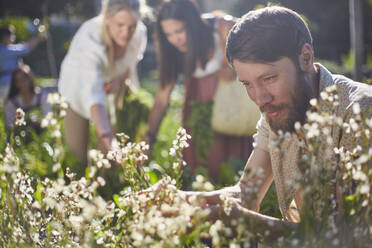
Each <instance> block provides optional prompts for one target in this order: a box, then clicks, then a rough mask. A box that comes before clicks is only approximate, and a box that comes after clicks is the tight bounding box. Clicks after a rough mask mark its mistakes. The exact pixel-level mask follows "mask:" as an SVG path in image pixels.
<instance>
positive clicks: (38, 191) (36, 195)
mask: <svg viewBox="0 0 372 248" xmlns="http://www.w3.org/2000/svg"><path fill="white" fill-rule="evenodd" d="M43 187H44V186H43V185H42V184H41V183H40V182H38V183H37V186H36V190H35V193H34V198H35V199H36V200H37V201H38V202H41V200H42V197H43V196H42V193H41V190H42V188H43Z"/></svg>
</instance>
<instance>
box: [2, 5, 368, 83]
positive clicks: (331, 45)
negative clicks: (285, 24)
mask: <svg viewBox="0 0 372 248" xmlns="http://www.w3.org/2000/svg"><path fill="white" fill-rule="evenodd" d="M100 1H101V0H64V1H51V0H27V1H25V0H12V1H10V0H0V19H4V18H5V17H7V16H17V17H26V18H30V19H33V18H43V17H45V16H49V17H50V23H51V28H50V31H51V34H52V35H51V36H52V41H53V49H54V55H55V60H56V67H57V71H59V66H60V63H61V61H62V59H63V57H64V55H65V53H66V51H67V48H68V45H69V42H70V40H71V38H72V36H73V34H74V32H75V31H76V30H77V28H78V27H79V25H80V24H81V23H82V22H83V21H84V20H86V19H88V18H91V17H93V16H95V15H96V14H97V13H98V12H99V9H100ZM143 1H145V0H143ZM146 1H147V3H148V4H149V5H151V6H157V5H159V4H160V3H161V0H146ZM195 1H196V2H197V3H198V4H199V6H200V9H201V11H202V12H207V11H211V10H214V9H221V10H224V11H226V12H227V13H230V14H232V15H234V16H237V17H239V16H241V15H242V14H244V13H246V12H247V11H249V10H252V9H254V8H256V7H257V6H265V5H267V4H268V3H269V2H271V3H273V4H279V5H282V6H286V7H288V8H291V9H293V10H295V11H297V12H299V13H300V14H302V15H303V16H304V17H305V18H306V19H307V20H308V22H309V26H310V29H311V32H312V34H313V37H314V48H315V55H316V57H317V59H318V60H320V61H321V62H322V63H323V61H325V63H326V65H327V66H328V67H329V68H330V69H331V70H332V71H333V72H338V73H344V74H346V75H347V76H351V72H352V70H351V69H352V67H353V58H354V57H353V56H354V54H353V53H350V49H351V41H350V40H351V39H350V31H351V30H350V21H349V18H350V15H349V1H351V0H328V1H323V0H313V1H305V0H271V1H268V0H249V1H247V0H229V1H228V0H195ZM358 1H359V2H361V4H362V8H361V9H362V12H363V13H362V16H363V20H362V22H363V25H362V26H363V27H362V28H363V30H362V32H363V36H362V37H363V41H362V42H363V46H364V52H363V60H362V61H363V62H362V63H363V64H364V66H363V72H364V77H366V78H371V77H372V76H371V75H372V69H371V67H372V0H358ZM43 8H46V11H44V12H43ZM146 24H147V25H148V27H149V47H148V55H149V56H147V57H146V56H145V58H144V60H143V61H142V63H141V64H140V68H139V72H140V74H141V75H140V76H144V75H145V74H147V73H148V72H150V71H151V70H154V69H156V59H155V58H154V56H155V53H154V46H153V45H152V40H151V38H152V22H151V21H149V20H146ZM19 38H21V37H19ZM45 46H46V45H45V44H44V45H43V46H40V47H39V48H38V50H37V51H35V52H34V53H32V54H31V55H30V56H29V57H27V58H26V61H27V62H28V63H30V64H31V65H33V64H35V63H34V61H35V60H36V61H37V62H38V65H35V66H33V68H34V70H35V72H36V73H37V74H41V75H45V76H50V75H51V72H50V70H46V68H48V66H47V61H46V60H47V56H46V54H45V52H46V48H45Z"/></svg>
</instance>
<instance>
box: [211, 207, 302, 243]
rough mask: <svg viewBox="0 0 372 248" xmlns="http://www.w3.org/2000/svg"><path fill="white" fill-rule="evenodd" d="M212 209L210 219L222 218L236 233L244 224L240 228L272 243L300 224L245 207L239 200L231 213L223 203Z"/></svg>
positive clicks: (288, 233)
mask: <svg viewBox="0 0 372 248" xmlns="http://www.w3.org/2000/svg"><path fill="white" fill-rule="evenodd" d="M210 210H211V211H210V214H209V219H210V220H212V221H214V220H217V219H221V220H222V221H223V222H224V223H225V225H227V226H230V227H231V228H232V229H233V232H235V233H236V232H237V230H239V228H237V227H238V226H239V225H243V226H244V228H243V229H240V230H245V231H248V232H249V233H250V234H252V235H253V237H255V238H257V237H261V238H263V240H264V242H265V243H272V242H275V241H276V240H278V238H280V237H287V236H288V235H290V234H291V233H292V232H293V231H295V230H296V228H297V225H298V224H297V223H294V222H287V221H282V220H280V219H278V218H275V217H271V216H267V215H263V214H260V213H258V212H255V211H253V210H250V209H247V208H244V207H242V206H241V205H240V204H238V203H237V202H233V203H232V206H231V212H230V213H229V214H226V212H225V210H224V207H223V206H221V205H214V206H211V207H210Z"/></svg>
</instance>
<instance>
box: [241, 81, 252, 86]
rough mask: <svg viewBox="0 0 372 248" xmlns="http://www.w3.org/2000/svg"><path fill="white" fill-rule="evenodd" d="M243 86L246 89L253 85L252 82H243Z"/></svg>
mask: <svg viewBox="0 0 372 248" xmlns="http://www.w3.org/2000/svg"><path fill="white" fill-rule="evenodd" d="M242 84H243V85H244V86H245V87H250V86H251V85H252V84H251V83H250V82H242Z"/></svg>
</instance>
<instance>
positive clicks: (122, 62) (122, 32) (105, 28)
mask: <svg viewBox="0 0 372 248" xmlns="http://www.w3.org/2000/svg"><path fill="white" fill-rule="evenodd" d="M146 43H147V35H146V27H145V25H144V24H143V23H142V22H141V21H140V19H139V1H138V0H104V2H103V8H102V13H101V14H100V15H99V16H97V17H94V18H92V19H90V20H88V21H86V22H85V23H83V25H82V26H81V27H80V28H79V30H78V31H77V33H76V34H75V36H74V37H73V39H72V42H71V45H70V48H69V51H68V53H67V55H66V57H65V58H64V60H63V62H62V66H61V73H60V79H59V92H60V93H61V95H62V96H64V97H65V99H66V100H67V102H68V104H69V109H68V111H67V115H66V117H65V133H66V141H67V145H68V147H69V149H70V150H71V151H72V152H73V153H74V154H75V155H76V156H77V157H78V159H79V160H80V161H81V163H82V165H83V166H86V164H87V149H88V141H89V140H88V138H89V122H90V121H91V122H92V123H93V125H94V126H95V129H96V132H97V137H98V143H99V149H100V150H101V151H103V152H107V151H108V150H109V149H110V148H111V144H112V141H113V132H114V131H113V130H112V128H111V125H110V120H109V119H110V118H109V115H108V111H107V109H108V107H110V106H108V105H109V104H108V103H107V97H108V96H110V95H115V94H116V93H117V92H118V90H119V88H120V87H121V84H123V83H124V82H125V83H126V84H127V85H128V86H129V87H130V88H132V89H135V88H138V85H139V84H138V78H137V72H136V65H137V63H138V61H139V60H141V58H142V56H143V53H144V50H145V47H146ZM127 79H129V80H127ZM111 107H112V106H111Z"/></svg>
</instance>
